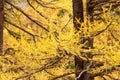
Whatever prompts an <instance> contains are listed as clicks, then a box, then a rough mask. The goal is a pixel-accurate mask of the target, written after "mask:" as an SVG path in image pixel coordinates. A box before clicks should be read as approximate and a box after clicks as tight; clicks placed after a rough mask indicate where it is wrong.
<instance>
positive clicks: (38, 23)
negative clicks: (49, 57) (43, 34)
mask: <svg viewBox="0 0 120 80" xmlns="http://www.w3.org/2000/svg"><path fill="white" fill-rule="evenodd" d="M5 2H6V3H8V4H9V5H11V6H13V7H14V8H15V9H17V10H18V11H20V12H21V13H22V14H24V15H25V16H26V17H27V18H28V19H29V20H31V21H32V22H34V23H35V24H36V25H38V26H40V27H41V28H42V29H44V30H45V31H47V32H49V30H48V29H47V28H45V27H44V26H43V25H42V24H41V23H40V22H38V21H36V20H34V19H33V18H31V17H30V16H29V15H28V14H26V13H25V12H24V11H23V10H22V9H20V8H19V7H17V6H15V5H14V4H12V3H10V2H9V1H7V0H5Z"/></svg>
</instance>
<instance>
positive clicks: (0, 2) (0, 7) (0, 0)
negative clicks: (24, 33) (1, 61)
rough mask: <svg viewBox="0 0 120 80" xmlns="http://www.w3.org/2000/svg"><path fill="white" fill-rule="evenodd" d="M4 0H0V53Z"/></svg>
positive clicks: (0, 48) (0, 47)
mask: <svg viewBox="0 0 120 80" xmlns="http://www.w3.org/2000/svg"><path fill="white" fill-rule="evenodd" d="M3 1H4V0H0V54H1V53H2V47H3V26H4V5H3Z"/></svg>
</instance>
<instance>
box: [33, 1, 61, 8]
mask: <svg viewBox="0 0 120 80" xmlns="http://www.w3.org/2000/svg"><path fill="white" fill-rule="evenodd" d="M35 1H36V2H37V3H38V4H39V5H40V6H42V7H44V8H50V9H61V7H51V6H47V5H44V4H43V3H41V2H40V1H38V0H35Z"/></svg>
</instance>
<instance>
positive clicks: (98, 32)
mask: <svg viewBox="0 0 120 80" xmlns="http://www.w3.org/2000/svg"><path fill="white" fill-rule="evenodd" d="M110 25H111V22H109V23H108V24H107V26H106V27H105V28H104V29H103V30H100V31H97V32H96V33H94V34H92V35H91V37H95V36H97V35H100V34H101V33H103V32H104V31H105V30H107V29H108V28H109V27H110Z"/></svg>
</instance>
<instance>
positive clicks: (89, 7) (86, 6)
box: [73, 0, 120, 80]
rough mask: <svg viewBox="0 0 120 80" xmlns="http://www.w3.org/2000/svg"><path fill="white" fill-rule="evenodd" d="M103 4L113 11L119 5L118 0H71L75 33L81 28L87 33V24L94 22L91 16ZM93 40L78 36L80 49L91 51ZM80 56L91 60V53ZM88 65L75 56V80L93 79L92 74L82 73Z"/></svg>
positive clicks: (99, 32) (85, 61)
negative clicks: (110, 7)
mask: <svg viewBox="0 0 120 80" xmlns="http://www.w3.org/2000/svg"><path fill="white" fill-rule="evenodd" d="M104 3H108V4H112V9H115V8H116V7H118V6H119V5H120V1H119V0H118V1H117V0H73V23H74V27H75V29H76V31H77V32H78V31H80V30H81V29H82V28H87V32H89V24H91V22H93V20H94V18H93V17H94V15H93V14H94V11H95V8H96V9H97V10H99V11H100V5H101V6H103V5H104ZM98 6H99V7H98ZM109 6H110V5H106V7H109ZM99 14H101V13H99ZM99 14H98V15H99ZM79 21H80V23H79ZM82 23H83V24H84V25H83V24H82ZM81 25H82V26H81ZM105 30H106V29H105ZM105 30H101V31H98V32H97V33H96V34H94V36H96V35H99V34H101V33H102V32H104V31H105ZM81 31H82V30H81ZM93 38H94V37H93V36H92V35H91V36H88V35H87V34H84V33H83V34H82V35H80V44H83V46H82V49H92V48H93ZM80 44H79V45H80ZM80 54H84V55H86V56H87V58H89V59H92V58H91V55H92V53H90V52H80ZM88 63H90V61H89V60H87V59H86V60H82V58H80V57H78V56H75V73H76V77H77V78H76V79H77V80H93V79H94V77H93V74H89V73H87V71H85V72H84V69H85V68H86V67H87V66H88ZM79 71H81V73H78V72H79ZM82 72H83V73H82ZM98 74H99V73H98Z"/></svg>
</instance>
